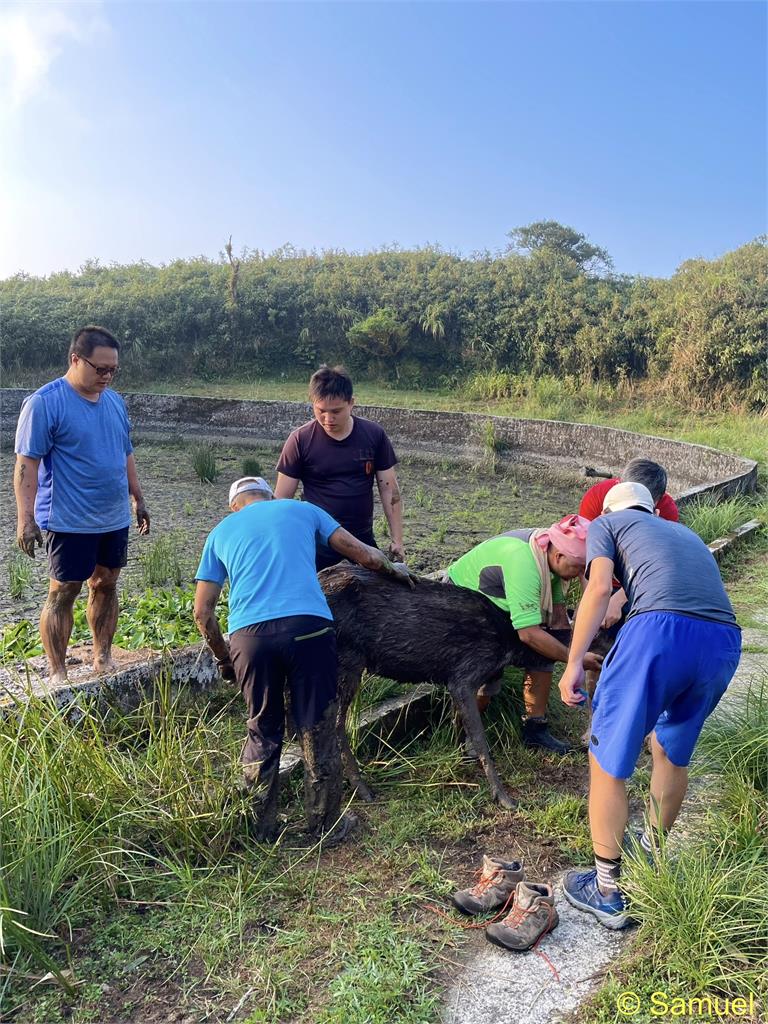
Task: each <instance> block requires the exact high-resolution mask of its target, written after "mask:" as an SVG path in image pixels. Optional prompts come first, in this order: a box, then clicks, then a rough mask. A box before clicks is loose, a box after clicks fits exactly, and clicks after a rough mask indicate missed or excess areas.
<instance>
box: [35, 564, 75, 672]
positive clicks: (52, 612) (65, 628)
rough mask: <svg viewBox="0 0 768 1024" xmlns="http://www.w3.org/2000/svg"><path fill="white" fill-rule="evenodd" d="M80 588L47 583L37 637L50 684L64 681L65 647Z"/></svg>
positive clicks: (71, 584)
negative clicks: (46, 666)
mask: <svg viewBox="0 0 768 1024" xmlns="http://www.w3.org/2000/svg"><path fill="white" fill-rule="evenodd" d="M82 585H83V584H82V583H76V582H71V583H60V582H59V581H58V580H53V579H52V580H51V581H50V585H49V590H48V597H47V599H46V602H45V604H44V605H43V609H42V612H41V613H40V637H41V639H42V641H43V648H44V650H45V653H46V655H47V657H48V681H49V682H50V683H54V684H55V683H61V682H63V681H64V680H65V679H66V678H67V644H68V643H69V638H70V636H71V635H72V624H73V621H74V618H73V612H72V608H73V605H74V603H75V598H76V597H77V595H78V594H79V593H80V588H81V587H82Z"/></svg>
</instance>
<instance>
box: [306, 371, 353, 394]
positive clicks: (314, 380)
mask: <svg viewBox="0 0 768 1024" xmlns="http://www.w3.org/2000/svg"><path fill="white" fill-rule="evenodd" d="M326 398H340V399H341V400H342V401H344V402H351V401H352V380H351V378H350V376H349V374H348V373H347V371H346V370H345V369H344V367H343V366H334V367H333V369H331V367H330V366H326V365H325V363H323V365H322V366H321V367H320V369H319V370H316V371H315V372H314V373H313V374H312V376H311V377H310V378H309V400H310V402H322V401H324V400H325V399H326Z"/></svg>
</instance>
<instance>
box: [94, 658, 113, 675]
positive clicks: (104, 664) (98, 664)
mask: <svg viewBox="0 0 768 1024" xmlns="http://www.w3.org/2000/svg"><path fill="white" fill-rule="evenodd" d="M93 671H94V674H95V675H97V676H104V675H108V674H109V673H110V672H117V665H116V664H115V663H114V661H112V659H111V658H103V659H102V658H98V659H97V658H94V660H93Z"/></svg>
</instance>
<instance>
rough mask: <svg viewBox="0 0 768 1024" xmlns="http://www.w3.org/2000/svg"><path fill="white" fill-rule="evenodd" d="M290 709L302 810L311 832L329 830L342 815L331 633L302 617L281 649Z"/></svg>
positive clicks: (323, 621)
mask: <svg viewBox="0 0 768 1024" xmlns="http://www.w3.org/2000/svg"><path fill="white" fill-rule="evenodd" d="M286 661H287V662H288V665H289V669H288V685H289V688H290V692H291V706H292V708H293V717H294V720H295V722H296V728H297V729H298V733H299V741H300V743H301V748H302V753H303V756H304V807H305V812H306V815H307V824H308V827H309V829H310V831H311V832H316V833H320V832H323V831H325V830H327V829H329V828H331V827H332V826H333V824H334V823H335V822H336V821H337V819H338V817H339V814H340V812H341V791H342V768H341V752H340V749H339V740H338V733H337V731H336V717H337V710H338V708H337V701H336V675H337V661H336V633H335V631H334V628H333V625H332V624H331V623H329V622H328V620H327V619H318V618H316V617H310V616H307V622H306V624H305V625H304V626H303V627H302V632H301V633H298V632H297V633H296V634H295V635H294V636H293V637H292V638H291V640H290V641H289V643H288V644H287V645H286Z"/></svg>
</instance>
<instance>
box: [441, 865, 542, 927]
mask: <svg viewBox="0 0 768 1024" xmlns="http://www.w3.org/2000/svg"><path fill="white" fill-rule="evenodd" d="M524 878H525V871H524V870H523V865H522V864H521V863H520V861H519V860H509V861H507V860H499V858H498V857H488V856H485V855H484V856H483V867H482V870H481V872H480V878H479V879H478V880H477V884H476V885H473V886H472V888H471V889H459V891H458V892H455V893H454V894H453V896H452V897H451V899H452V900H453V905H454V906H455V907H456V908H457V910H460V911H461V912H462V914H484V913H485V912H486V911H489V910H497V909H498V908H499V907H503V906H504V905H505V904H506V903H507V902H508V901H510V899H511V896H512V893H513V892H514V891H515V886H516V885H517V883H518V882H522V880H523V879H524Z"/></svg>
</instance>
